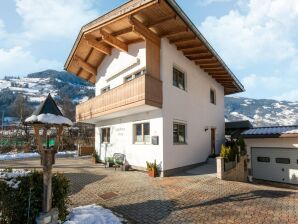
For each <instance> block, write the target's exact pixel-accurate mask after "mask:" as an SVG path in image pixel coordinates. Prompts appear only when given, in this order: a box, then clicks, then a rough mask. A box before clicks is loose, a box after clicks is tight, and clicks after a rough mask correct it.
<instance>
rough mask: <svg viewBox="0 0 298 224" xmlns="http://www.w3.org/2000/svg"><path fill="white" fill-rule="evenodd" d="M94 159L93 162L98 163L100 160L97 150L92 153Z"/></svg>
mask: <svg viewBox="0 0 298 224" xmlns="http://www.w3.org/2000/svg"><path fill="white" fill-rule="evenodd" d="M91 159H92V160H91V161H92V163H98V162H99V158H98V155H97V153H96V151H94V152H93V153H92V158H91Z"/></svg>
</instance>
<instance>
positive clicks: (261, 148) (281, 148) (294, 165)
mask: <svg viewBox="0 0 298 224" xmlns="http://www.w3.org/2000/svg"><path fill="white" fill-rule="evenodd" d="M241 135H242V137H243V138H244V140H245V143H246V148H247V154H248V158H249V162H248V171H249V172H248V175H249V179H250V180H252V179H262V180H269V181H276V182H282V183H290V184H298V125H296V126H277V127H258V128H252V129H249V130H247V131H244V132H243V133H242V134H241Z"/></svg>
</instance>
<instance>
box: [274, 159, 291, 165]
mask: <svg viewBox="0 0 298 224" xmlns="http://www.w3.org/2000/svg"><path fill="white" fill-rule="evenodd" d="M282 160H287V162H282ZM275 163H279V164H291V159H290V158H282V157H276V158H275Z"/></svg>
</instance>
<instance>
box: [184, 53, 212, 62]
mask: <svg viewBox="0 0 298 224" xmlns="http://www.w3.org/2000/svg"><path fill="white" fill-rule="evenodd" d="M212 57H213V55H212V54H211V53H202V54H198V56H196V57H193V56H188V58H189V60H192V61H196V60H200V59H207V58H212Z"/></svg>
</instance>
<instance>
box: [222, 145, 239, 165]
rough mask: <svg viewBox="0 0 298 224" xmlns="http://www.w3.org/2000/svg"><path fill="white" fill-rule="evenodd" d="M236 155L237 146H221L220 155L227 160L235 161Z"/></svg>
mask: <svg viewBox="0 0 298 224" xmlns="http://www.w3.org/2000/svg"><path fill="white" fill-rule="evenodd" d="M236 155H238V148H237V147H236V146H232V147H230V146H224V145H222V146H221V150H220V156H221V157H223V158H224V159H225V160H226V161H227V162H229V161H235V159H236Z"/></svg>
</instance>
